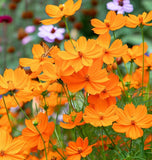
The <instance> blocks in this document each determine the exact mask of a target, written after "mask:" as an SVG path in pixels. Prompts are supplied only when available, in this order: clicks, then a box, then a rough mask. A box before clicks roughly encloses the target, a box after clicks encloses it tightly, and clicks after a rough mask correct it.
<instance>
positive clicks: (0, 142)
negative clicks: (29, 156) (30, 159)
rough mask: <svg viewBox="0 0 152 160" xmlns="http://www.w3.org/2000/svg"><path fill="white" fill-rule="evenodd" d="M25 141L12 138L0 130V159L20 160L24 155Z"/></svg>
mask: <svg viewBox="0 0 152 160" xmlns="http://www.w3.org/2000/svg"><path fill="white" fill-rule="evenodd" d="M24 146H25V141H23V140H22V139H20V138H19V137H18V138H15V139H12V137H11V136H10V135H9V133H7V132H6V131H5V130H0V159H1V160H4V159H5V160H21V159H25V155H24Z"/></svg>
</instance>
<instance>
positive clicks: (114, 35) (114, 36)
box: [113, 31, 116, 40]
mask: <svg viewBox="0 0 152 160" xmlns="http://www.w3.org/2000/svg"><path fill="white" fill-rule="evenodd" d="M113 38H114V40H116V34H115V31H113Z"/></svg>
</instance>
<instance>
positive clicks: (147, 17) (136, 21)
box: [126, 11, 152, 28]
mask: <svg viewBox="0 0 152 160" xmlns="http://www.w3.org/2000/svg"><path fill="white" fill-rule="evenodd" d="M151 20H152V11H150V12H149V13H148V14H147V13H146V12H143V13H142V14H139V15H138V16H135V15H132V14H129V16H128V17H127V21H126V26H127V27H129V28H136V27H137V26H139V27H140V25H145V26H152V23H148V22H150V21H151Z"/></svg>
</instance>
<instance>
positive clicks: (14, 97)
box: [12, 92, 48, 160]
mask: <svg viewBox="0 0 152 160" xmlns="http://www.w3.org/2000/svg"><path fill="white" fill-rule="evenodd" d="M12 94H13V97H14V99H15V101H16V103H17V105H18V106H19V108H20V110H21V111H22V113H23V114H24V115H25V117H26V118H27V119H28V120H30V118H29V117H28V116H27V115H26V113H25V112H24V110H23V109H22V108H21V106H20V104H19V103H18V101H17V99H16V97H15V94H14V93H13V92H12ZM34 127H35V128H36V130H37V131H38V133H39V134H40V137H41V139H42V141H43V145H44V150H45V157H46V160H48V159H47V152H46V146H45V141H44V139H43V137H42V134H41V132H40V131H39V129H38V128H37V127H36V125H34Z"/></svg>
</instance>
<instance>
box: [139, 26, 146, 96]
mask: <svg viewBox="0 0 152 160" xmlns="http://www.w3.org/2000/svg"><path fill="white" fill-rule="evenodd" d="M140 28H141V34H142V43H143V65H142V67H143V68H142V95H143V92H144V88H143V86H144V65H145V64H144V63H145V61H144V53H145V51H144V31H143V25H141V27H140Z"/></svg>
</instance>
